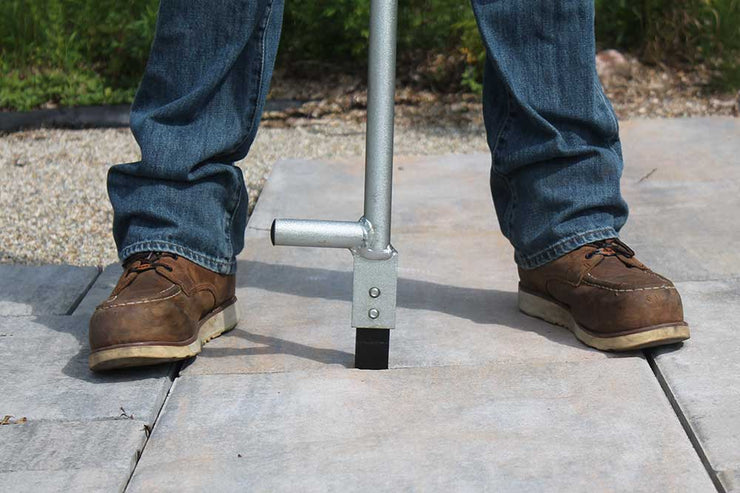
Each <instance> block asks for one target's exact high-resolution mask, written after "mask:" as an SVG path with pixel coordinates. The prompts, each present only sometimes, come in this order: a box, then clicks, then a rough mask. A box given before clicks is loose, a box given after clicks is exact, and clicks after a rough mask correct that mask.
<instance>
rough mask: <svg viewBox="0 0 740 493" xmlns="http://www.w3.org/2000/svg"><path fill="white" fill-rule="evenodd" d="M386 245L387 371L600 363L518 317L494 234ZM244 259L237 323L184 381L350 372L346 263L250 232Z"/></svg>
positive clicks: (505, 258) (567, 336)
mask: <svg viewBox="0 0 740 493" xmlns="http://www.w3.org/2000/svg"><path fill="white" fill-rule="evenodd" d="M394 244H395V245H396V246H397V248H399V250H401V251H403V252H405V255H403V256H401V257H400V259H399V284H398V312H397V324H398V326H397V328H396V329H395V330H394V331H393V332H392V334H391V341H392V342H391V345H392V351H391V360H390V365H391V367H408V366H435V365H453V364H485V363H487V362H491V361H499V362H500V361H571V360H585V359H603V358H607V357H609V356H608V355H605V354H604V353H600V352H598V351H595V350H592V349H590V348H587V347H586V346H583V345H582V344H580V343H579V342H578V341H577V340H576V339H575V338H574V337H573V336H572V334H571V333H570V332H568V331H567V330H564V329H561V328H559V327H555V326H552V325H550V324H547V323H544V322H542V321H540V320H537V319H533V318H530V317H527V316H525V315H523V314H521V313H519V311H518V309H517V307H516V286H517V277H516V269H515V267H514V263H513V259H512V257H513V252H512V250H511V247H510V246H509V245H508V244H506V243H505V239H503V237H502V236H501V235H500V233H498V232H478V233H475V234H468V235H464V236H460V237H459V238H451V237H445V236H442V237H440V236H437V235H434V234H410V233H406V234H400V235H397V236H396V237H395V239H394ZM482 245H485V246H484V247H482ZM245 251H246V255H245V257H246V258H243V259H240V261H239V270H238V272H239V275H238V279H237V285H238V288H237V296H238V298H239V303H240V308H241V312H242V320H241V322H240V323H239V325H238V326H237V328H236V329H235V330H233V331H232V332H230V333H228V334H225V335H223V336H221V337H220V338H218V339H216V340H214V341H211V342H210V343H209V344H208V345H207V346H206V347H205V349H204V350H203V353H201V355H200V356H199V357H198V358H197V359H196V360H195V361H194V362H192V364H191V365H190V366H188V367H187V368H186V369H185V370H184V371H183V374H196V373H234V372H263V371H270V372H271V371H292V370H299V369H308V368H319V367H324V366H326V365H339V366H348V367H351V366H352V365H353V361H354V337H355V334H354V329H352V328H351V326H350V311H351V309H350V308H351V301H350V296H351V286H352V273H351V270H350V269H351V267H352V264H351V256H350V255H349V253H347V252H346V251H343V250H328V249H312V250H311V251H307V250H305V249H298V248H286V247H279V248H278V247H273V246H272V245H271V244H270V242H269V235H268V233H267V232H264V231H255V230H251V231H250V232H249V234H248V237H247V246H246V249H245ZM492 252H493V253H492ZM250 259H251V260H250Z"/></svg>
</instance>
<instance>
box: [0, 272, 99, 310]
mask: <svg viewBox="0 0 740 493" xmlns="http://www.w3.org/2000/svg"><path fill="white" fill-rule="evenodd" d="M97 275H98V269H97V268H96V267H74V266H71V265H42V266H31V265H0V316H24V315H66V314H67V313H68V312H69V310H70V309H71V308H73V307H74V305H75V304H76V303H77V302H78V301H79V299H80V297H82V296H83V295H84V294H85V291H86V290H87V288H88V287H89V286H90V283H92V282H93V281H94V280H95V278H96V277H97Z"/></svg>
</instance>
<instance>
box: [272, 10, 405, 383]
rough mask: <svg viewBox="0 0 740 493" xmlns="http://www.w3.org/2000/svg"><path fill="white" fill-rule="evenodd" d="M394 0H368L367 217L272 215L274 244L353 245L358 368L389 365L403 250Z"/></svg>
mask: <svg viewBox="0 0 740 493" xmlns="http://www.w3.org/2000/svg"><path fill="white" fill-rule="evenodd" d="M397 16H398V1H397V0H371V3H370V40H369V42H370V45H369V59H368V96H367V130H366V147H365V202H364V214H363V216H362V217H361V218H360V220H359V221H357V222H351V221H319V220H307V219H275V220H274V221H273V223H272V230H271V239H272V243H273V244H274V245H285V246H308V247H327V248H348V249H349V250H350V251H351V252H352V256H353V258H354V281H353V284H352V326H353V327H355V328H356V329H357V332H356V344H355V366H356V367H357V368H363V369H385V368H388V350H389V337H390V329H392V328H394V327H395V324H396V281H397V277H398V253H397V252H396V250H395V249H394V248H393V246H391V243H390V238H391V189H392V181H393V114H394V93H395V80H396V30H397V24H398V21H397Z"/></svg>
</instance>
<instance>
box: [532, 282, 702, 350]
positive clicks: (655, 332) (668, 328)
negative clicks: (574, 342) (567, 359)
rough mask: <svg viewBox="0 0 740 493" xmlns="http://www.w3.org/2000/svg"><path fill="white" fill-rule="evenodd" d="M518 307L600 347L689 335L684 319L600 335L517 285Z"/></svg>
mask: <svg viewBox="0 0 740 493" xmlns="http://www.w3.org/2000/svg"><path fill="white" fill-rule="evenodd" d="M519 310H521V311H522V312H523V313H525V314H527V315H529V316H531V317H536V318H540V319H542V320H544V321H546V322H550V323H551V324H555V325H559V326H561V327H565V328H566V329H568V330H570V331H571V332H573V334H574V335H575V336H576V337H577V338H578V340H580V341H581V342H582V343H584V344H586V345H587V346H591V347H593V348H596V349H600V350H602V351H631V350H635V349H643V348H648V347H654V346H662V345H664V344H675V343H677V342H681V341H685V340H686V339H688V338H689V326H688V325H687V324H686V323H677V324H674V325H670V324H669V325H665V324H664V325H659V326H654V327H645V328H644V329H643V330H641V331H639V332H634V333H632V334H625V335H621V336H613V337H602V336H599V335H596V334H594V333H592V332H589V331H588V330H586V329H584V328H583V327H581V326H580V325H578V322H576V320H575V318H573V315H571V314H570V312H569V311H568V310H567V309H566V308H564V307H562V306H560V305H558V304H557V303H553V302H552V301H549V300H546V299H545V298H542V297H540V296H537V295H533V294H530V293H527V292H525V291H522V290H521V289H519Z"/></svg>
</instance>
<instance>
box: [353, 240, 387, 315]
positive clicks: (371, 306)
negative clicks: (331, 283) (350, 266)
mask: <svg viewBox="0 0 740 493" xmlns="http://www.w3.org/2000/svg"><path fill="white" fill-rule="evenodd" d="M391 251H392V253H391V256H390V258H387V259H380V260H372V259H368V258H366V257H363V256H362V255H361V254H360V252H358V251H357V250H356V249H352V257H354V278H353V282H352V327H355V328H363V329H393V328H394V327H395V326H396V279H397V277H398V252H396V250H394V249H393V247H391Z"/></svg>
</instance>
